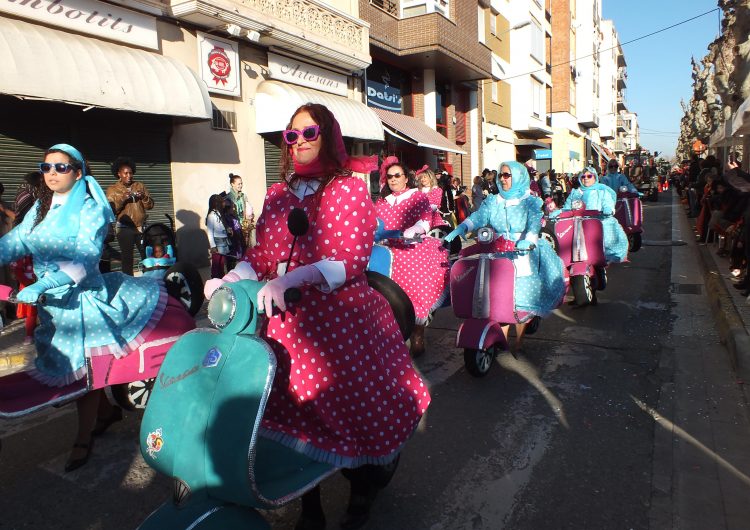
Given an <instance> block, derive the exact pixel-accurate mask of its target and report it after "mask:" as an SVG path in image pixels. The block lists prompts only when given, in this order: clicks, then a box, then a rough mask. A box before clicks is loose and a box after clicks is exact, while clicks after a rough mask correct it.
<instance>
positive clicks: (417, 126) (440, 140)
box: [372, 109, 466, 155]
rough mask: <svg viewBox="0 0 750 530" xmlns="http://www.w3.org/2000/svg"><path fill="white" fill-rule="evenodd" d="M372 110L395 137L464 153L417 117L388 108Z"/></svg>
mask: <svg viewBox="0 0 750 530" xmlns="http://www.w3.org/2000/svg"><path fill="white" fill-rule="evenodd" d="M372 110H374V111H375V114H377V115H378V117H379V118H380V119H381V120H382V122H383V125H384V126H385V130H386V131H387V132H388V134H392V135H393V136H395V137H396V138H401V139H404V137H406V138H408V139H409V140H411V142H410V143H413V144H415V145H418V146H419V147H426V148H428V149H437V150H438V151H448V152H450V153H458V154H460V155H465V154H466V151H463V150H461V148H459V147H458V146H457V145H456V144H454V143H453V142H451V141H450V140H448V139H447V138H446V137H445V136H443V135H442V134H440V133H439V132H437V131H436V130H435V129H431V128H430V127H428V126H427V124H426V123H424V122H422V121H420V120H418V119H417V118H413V117H411V116H406V115H405V114H398V113H396V112H391V111H389V110H383V109H372ZM409 140H407V141H409Z"/></svg>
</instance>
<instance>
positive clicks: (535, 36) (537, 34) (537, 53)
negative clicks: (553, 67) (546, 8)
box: [531, 17, 544, 64]
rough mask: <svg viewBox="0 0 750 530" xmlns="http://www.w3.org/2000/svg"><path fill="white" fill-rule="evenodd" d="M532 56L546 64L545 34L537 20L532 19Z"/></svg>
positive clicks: (540, 62)
mask: <svg viewBox="0 0 750 530" xmlns="http://www.w3.org/2000/svg"><path fill="white" fill-rule="evenodd" d="M531 56H532V57H533V58H534V59H536V60H537V61H539V64H544V32H543V31H542V26H541V25H540V24H539V22H537V21H536V19H535V18H533V17H532V19H531Z"/></svg>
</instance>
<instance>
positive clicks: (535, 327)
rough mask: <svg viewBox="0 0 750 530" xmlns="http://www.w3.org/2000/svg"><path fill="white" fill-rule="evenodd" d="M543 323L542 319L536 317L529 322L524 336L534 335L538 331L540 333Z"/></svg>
mask: <svg viewBox="0 0 750 530" xmlns="http://www.w3.org/2000/svg"><path fill="white" fill-rule="evenodd" d="M541 323H542V317H534V318H532V319H531V320H529V323H528V324H526V331H524V335H533V334H534V333H536V332H537V331H539V325H540V324H541Z"/></svg>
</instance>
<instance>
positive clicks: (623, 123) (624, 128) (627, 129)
mask: <svg viewBox="0 0 750 530" xmlns="http://www.w3.org/2000/svg"><path fill="white" fill-rule="evenodd" d="M617 128H618V129H620V130H622V131H623V132H630V127H629V125H628V122H627V121H625V120H624V119H622V118H617Z"/></svg>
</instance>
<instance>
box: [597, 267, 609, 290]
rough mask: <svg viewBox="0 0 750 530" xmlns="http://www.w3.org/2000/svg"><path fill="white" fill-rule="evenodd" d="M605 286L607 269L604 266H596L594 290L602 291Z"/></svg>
mask: <svg viewBox="0 0 750 530" xmlns="http://www.w3.org/2000/svg"><path fill="white" fill-rule="evenodd" d="M606 288H607V269H605V268H604V267H597V268H596V290H597V291H603V290H604V289H606Z"/></svg>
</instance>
